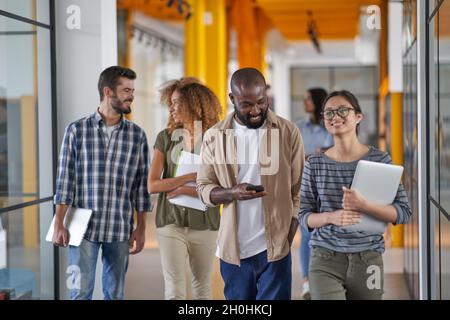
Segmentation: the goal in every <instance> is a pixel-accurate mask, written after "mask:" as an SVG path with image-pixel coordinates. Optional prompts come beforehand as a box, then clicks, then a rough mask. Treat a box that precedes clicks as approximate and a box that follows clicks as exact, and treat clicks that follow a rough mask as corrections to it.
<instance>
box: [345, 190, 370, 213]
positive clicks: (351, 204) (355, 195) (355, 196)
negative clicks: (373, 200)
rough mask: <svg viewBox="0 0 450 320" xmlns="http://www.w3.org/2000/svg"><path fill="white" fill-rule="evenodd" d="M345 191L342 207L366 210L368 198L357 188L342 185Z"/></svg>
mask: <svg viewBox="0 0 450 320" xmlns="http://www.w3.org/2000/svg"><path fill="white" fill-rule="evenodd" d="M342 191H344V197H343V198H342V208H344V210H350V211H358V212H366V211H367V204H368V203H367V200H366V199H364V197H363V196H362V195H361V194H360V193H359V192H358V191H356V190H351V189H347V188H346V187H342Z"/></svg>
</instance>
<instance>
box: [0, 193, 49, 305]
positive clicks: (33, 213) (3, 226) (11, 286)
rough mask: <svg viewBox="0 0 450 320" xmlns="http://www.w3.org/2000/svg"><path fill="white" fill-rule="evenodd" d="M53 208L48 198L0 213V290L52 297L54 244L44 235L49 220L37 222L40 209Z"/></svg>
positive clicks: (17, 296) (13, 295)
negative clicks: (42, 202)
mask: <svg viewBox="0 0 450 320" xmlns="http://www.w3.org/2000/svg"><path fill="white" fill-rule="evenodd" d="M52 208H53V205H52V203H51V202H48V203H45V204H41V205H36V206H30V207H26V208H23V209H20V210H16V211H11V212H8V213H4V214H2V215H0V294H2V292H3V293H5V294H8V295H10V296H11V299H27V300H30V299H52V298H53V263H52V262H51V261H52V260H53V245H52V244H51V243H50V242H46V241H44V239H43V237H45V235H46V233H47V230H48V227H49V224H48V223H45V224H40V212H43V213H46V212H47V210H50V211H51V210H52ZM2 248H3V250H2ZM49 262H50V263H49Z"/></svg>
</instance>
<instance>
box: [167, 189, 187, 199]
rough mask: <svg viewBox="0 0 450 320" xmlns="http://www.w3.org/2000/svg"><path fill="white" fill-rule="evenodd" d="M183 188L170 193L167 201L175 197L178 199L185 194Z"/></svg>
mask: <svg viewBox="0 0 450 320" xmlns="http://www.w3.org/2000/svg"><path fill="white" fill-rule="evenodd" d="M182 188H183V187H178V188H176V189H175V190H173V191H170V192H168V193H167V199H172V198H175V197H178V196H179V195H181V194H183V189H182Z"/></svg>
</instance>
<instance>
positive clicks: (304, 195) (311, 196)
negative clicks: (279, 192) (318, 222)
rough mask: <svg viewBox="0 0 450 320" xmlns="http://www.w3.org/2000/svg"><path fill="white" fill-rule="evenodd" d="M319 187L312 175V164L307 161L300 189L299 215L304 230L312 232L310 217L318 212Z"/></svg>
mask: <svg viewBox="0 0 450 320" xmlns="http://www.w3.org/2000/svg"><path fill="white" fill-rule="evenodd" d="M317 198H318V194H317V187H316V182H315V179H314V175H313V173H312V167H311V162H310V161H309V160H307V161H306V162H305V167H304V169H303V175H302V183H301V187H300V199H301V200H300V211H299V215H298V219H299V223H300V225H301V226H302V228H303V229H304V230H309V231H310V232H312V230H313V229H311V228H309V227H308V217H309V215H310V214H311V213H313V212H317V211H318V208H317V200H316V199H317Z"/></svg>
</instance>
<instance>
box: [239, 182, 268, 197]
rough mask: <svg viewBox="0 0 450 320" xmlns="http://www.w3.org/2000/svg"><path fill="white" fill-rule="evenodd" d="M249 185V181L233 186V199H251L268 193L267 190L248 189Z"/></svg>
mask: <svg viewBox="0 0 450 320" xmlns="http://www.w3.org/2000/svg"><path fill="white" fill-rule="evenodd" d="M248 186H250V184H249V183H241V184H238V185H237V186H235V187H233V188H231V195H232V197H233V200H241V201H242V200H250V199H255V198H260V197H264V196H265V195H267V192H265V191H261V192H256V191H255V190H247V187H248Z"/></svg>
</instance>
